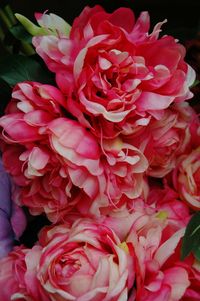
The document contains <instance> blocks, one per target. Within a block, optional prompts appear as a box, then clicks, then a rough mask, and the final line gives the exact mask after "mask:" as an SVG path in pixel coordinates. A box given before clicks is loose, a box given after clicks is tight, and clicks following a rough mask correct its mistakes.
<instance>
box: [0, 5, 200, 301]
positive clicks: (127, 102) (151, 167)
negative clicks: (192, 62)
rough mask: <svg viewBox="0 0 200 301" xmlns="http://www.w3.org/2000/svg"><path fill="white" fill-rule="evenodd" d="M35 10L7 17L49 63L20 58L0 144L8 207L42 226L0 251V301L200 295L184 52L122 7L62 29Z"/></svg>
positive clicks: (195, 144) (196, 139)
mask: <svg viewBox="0 0 200 301" xmlns="http://www.w3.org/2000/svg"><path fill="white" fill-rule="evenodd" d="M35 16H36V20H37V23H38V25H35V24H33V23H32V22H30V21H29V20H28V19H27V18H25V17H24V16H22V15H19V14H16V17H17V19H18V20H19V22H20V23H21V24H22V25H23V26H24V28H25V29H26V30H27V31H28V33H29V34H30V35H31V36H33V39H32V43H33V46H34V48H35V51H36V53H37V54H38V55H39V56H40V57H41V58H42V60H43V61H44V63H45V65H46V67H44V65H42V64H41V62H40V61H39V58H38V57H37V59H36V60H35V61H34V60H33V61H32V63H31V64H29V65H28V63H30V61H29V58H28V57H26V56H22V55H21V54H20V55H18V64H19V62H24V66H23V67H22V69H23V68H25V70H26V71H27V73H29V74H30V76H29V75H26V76H27V77H26V76H25V77H24V78H23V76H21V73H20V74H19V77H17V79H15V80H14V76H13V69H12V76H11V77H9V80H8V81H7V82H9V81H10V82H9V83H10V85H11V86H12V88H13V90H12V98H11V100H10V102H9V103H8V105H7V107H6V110H5V115H4V116H2V117H1V118H0V126H1V150H2V160H3V164H4V168H5V169H6V171H7V172H8V173H9V174H10V175H11V178H12V181H13V191H12V199H13V201H14V203H15V204H16V205H15V206H20V207H23V208H28V209H29V212H30V214H31V215H33V216H36V215H41V214H45V215H46V216H47V218H48V220H49V221H50V222H51V224H50V225H46V226H45V227H43V228H42V229H41V230H40V231H39V233H38V240H37V242H36V243H35V244H34V246H33V247H29V248H28V247H27V246H25V245H23V244H22V245H18V246H15V247H14V248H13V250H11V251H10V252H9V253H8V255H7V256H2V259H1V260H0V287H1V291H0V300H2V301H9V300H18V301H22V300H26V301H66V300H77V301H126V300H129V301H133V300H136V301H178V300H183V301H189V300H190V301H197V300H200V290H199V287H200V262H199V260H200V252H199V250H200V247H199V246H200V222H199V213H198V210H200V127H199V125H200V121H199V118H198V112H197V111H195V110H194V108H193V107H192V106H191V105H190V104H189V103H188V102H187V100H189V99H190V98H192V96H193V94H192V93H191V91H190V87H191V85H192V84H193V82H194V80H195V72H194V71H193V69H192V68H191V67H190V66H189V65H188V64H187V63H186V62H185V60H184V58H185V49H184V47H183V46H182V45H181V44H180V43H179V42H178V41H177V40H176V39H174V38H173V37H172V36H169V35H163V36H162V35H160V32H161V26H162V25H163V23H165V21H164V22H161V23H158V24H157V25H156V26H155V27H154V29H153V31H152V32H150V19H149V14H148V13H147V12H143V13H141V15H140V16H139V18H138V19H137V20H136V19H135V17H134V14H133V12H132V10H131V9H128V8H120V9H117V10H116V11H114V12H113V13H107V12H105V11H104V9H103V8H102V7H100V6H95V7H93V8H90V7H86V8H85V9H84V10H83V12H82V13H81V15H80V16H79V17H77V18H76V19H75V20H74V22H73V24H72V27H71V26H69V24H68V23H66V22H65V21H64V20H63V19H62V18H60V17H59V16H56V15H55V14H51V13H50V14H48V13H44V14H40V13H36V15H35ZM18 26H19V24H18ZM16 32H17V31H16V28H15V31H14V30H12V33H14V34H16V35H17V34H18V37H19V31H18V33H16ZM27 35H28V34H27ZM27 45H28V44H27ZM23 46H25V44H23ZM29 46H30V45H29ZM23 49H25V47H23ZM26 49H27V48H26ZM29 49H30V48H29ZM27 62H28V63H27ZM33 62H34V63H33ZM7 63H8V65H9V64H12V63H13V62H11V63H10V62H9V60H7ZM26 63H27V69H26ZM15 64H16V60H15ZM30 66H31V67H30ZM36 68H38V70H39V71H40V70H41V72H38V73H37V74H36V73H34V72H35V69H36ZM45 68H48V69H49V70H50V71H51V75H50V76H49V73H48V72H47V73H46V74H48V76H49V78H48V79H47V77H45V78H43V79H42V80H41V81H40V78H41V73H42V72H44V70H45ZM22 69H20V70H22ZM45 72H46V71H45ZM32 73H33V74H32ZM52 75H53V76H52ZM0 77H1V79H3V80H4V81H6V79H8V72H7V73H6V72H5V70H4V72H3V71H0ZM21 77H22V78H21ZM19 79H20V80H19ZM17 208H18V207H17ZM18 210H19V209H18ZM195 212H197V213H195ZM19 216H20V215H19ZM0 218H1V217H0ZM189 221H190V222H189ZM188 223H189V225H188ZM187 225H188V227H187V230H186V226H187ZM23 227H24V223H23V226H22V228H23ZM185 230H186V231H185ZM184 234H185V236H184ZM10 249H11V247H10V248H9V250H10ZM191 251H192V252H191ZM4 255H5V254H4ZM181 256H182V258H181ZM186 256H187V257H186ZM184 257H186V258H185V259H184ZM183 259H184V260H183Z"/></svg>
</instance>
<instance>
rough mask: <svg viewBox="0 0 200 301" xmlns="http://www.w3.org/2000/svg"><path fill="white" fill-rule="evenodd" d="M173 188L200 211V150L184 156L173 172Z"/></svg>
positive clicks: (192, 206)
mask: <svg viewBox="0 0 200 301" xmlns="http://www.w3.org/2000/svg"><path fill="white" fill-rule="evenodd" d="M172 177H173V186H174V188H175V189H176V191H178V193H179V195H180V197H181V199H182V200H183V201H185V202H186V203H187V204H188V205H189V206H190V207H191V208H193V209H195V210H200V148H199V147H198V148H196V149H194V150H193V151H192V152H191V153H189V154H185V155H182V156H181V157H180V158H179V159H178V162H177V167H176V168H175V170H174V171H173V174H172Z"/></svg>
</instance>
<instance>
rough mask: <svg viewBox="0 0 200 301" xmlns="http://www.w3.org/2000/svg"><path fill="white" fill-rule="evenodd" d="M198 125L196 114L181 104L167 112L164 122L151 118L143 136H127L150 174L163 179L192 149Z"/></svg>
mask: <svg viewBox="0 0 200 301" xmlns="http://www.w3.org/2000/svg"><path fill="white" fill-rule="evenodd" d="M197 123H198V124H199V125H200V123H199V120H198V116H197V115H196V113H195V112H194V111H193V109H192V108H191V107H190V106H189V104H188V103H187V102H182V103H178V104H174V105H172V106H171V107H170V108H168V109H166V110H165V112H164V114H163V116H162V119H161V120H156V119H155V118H152V119H151V121H150V123H149V124H148V126H147V127H146V128H145V130H144V131H143V132H142V133H139V134H138V135H135V136H133V137H132V138H131V137H128V140H129V141H131V140H132V141H134V142H135V141H136V145H137V146H138V148H139V149H141V150H143V152H144V154H145V156H146V158H147V159H148V161H149V168H148V171H147V174H148V175H150V176H152V177H158V178H162V177H164V176H165V175H166V174H168V173H169V172H171V171H172V170H173V169H174V168H175V167H176V164H177V158H178V157H179V156H180V155H182V154H183V153H185V152H186V151H189V150H190V149H191V146H192V143H193V141H192V139H194V138H193V136H195V137H196V138H197V134H196V135H194V134H195V133H194V129H193V128H194V127H196V126H197V125H196V124H197ZM199 138H200V136H199ZM199 138H198V139H199Z"/></svg>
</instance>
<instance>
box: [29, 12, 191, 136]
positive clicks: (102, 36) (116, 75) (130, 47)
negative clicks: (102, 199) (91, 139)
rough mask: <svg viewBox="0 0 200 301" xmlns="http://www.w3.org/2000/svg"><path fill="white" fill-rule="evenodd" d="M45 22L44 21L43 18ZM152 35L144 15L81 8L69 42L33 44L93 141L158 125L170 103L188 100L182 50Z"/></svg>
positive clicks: (49, 38) (49, 39) (43, 39)
mask: <svg viewBox="0 0 200 301" xmlns="http://www.w3.org/2000/svg"><path fill="white" fill-rule="evenodd" d="M44 18H45V16H44ZM161 25H162V23H159V24H157V25H156V26H155V28H154V30H153V32H152V33H151V34H149V33H148V31H149V28H150V22H149V15H148V13H146V12H144V13H142V14H141V16H140V17H139V19H138V20H137V21H135V17H134V15H133V13H132V11H131V10H130V9H127V8H119V9H118V10H116V11H115V12H113V13H111V14H109V13H106V12H105V11H104V10H103V8H101V7H100V6H95V7H94V8H89V7H86V8H85V9H84V10H83V12H82V13H81V15H80V16H79V17H78V18H76V19H75V21H74V23H73V25H72V28H71V31H70V35H69V37H68V36H67V35H66V36H64V35H63V34H62V35H59V34H57V35H56V36H55V35H52V34H49V35H45V36H37V37H34V38H33V44H34V45H35V47H36V51H37V52H38V54H39V55H40V56H41V57H42V58H43V59H44V61H45V62H46V64H47V66H48V68H49V69H50V70H51V71H53V72H55V73H56V80H57V84H58V86H59V87H60V89H61V90H62V91H63V93H65V94H66V95H68V101H67V105H68V109H69V111H70V112H71V113H72V114H73V115H74V116H76V117H77V118H78V120H79V121H80V122H81V123H82V124H84V125H85V126H88V127H90V128H91V129H93V130H94V133H95V134H96V135H99V136H100V135H101V133H103V135H104V137H115V136H116V135H118V134H119V133H120V132H122V133H123V134H131V133H135V132H137V131H139V130H140V128H141V127H142V128H143V127H145V126H146V125H148V123H149V121H150V120H151V118H152V116H153V117H155V118H156V119H158V120H160V119H161V118H162V116H163V112H164V110H165V109H166V108H168V107H169V106H170V104H171V103H173V102H180V101H183V100H185V99H188V98H190V97H191V96H192V94H191V93H190V92H189V86H190V85H191V84H192V82H193V81H194V78H195V74H194V71H193V70H192V69H191V68H190V67H189V66H188V65H187V64H186V63H185V62H184V56H185V49H184V47H183V46H182V45H180V44H179V43H177V41H176V40H175V39H174V38H173V37H171V36H163V37H161V38H159V32H160V28H161Z"/></svg>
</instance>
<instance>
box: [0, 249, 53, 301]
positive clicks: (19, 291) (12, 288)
mask: <svg viewBox="0 0 200 301" xmlns="http://www.w3.org/2000/svg"><path fill="white" fill-rule="evenodd" d="M41 250H42V248H41V247H40V246H34V247H33V249H31V250H29V249H26V248H24V247H23V246H20V247H15V249H14V250H13V251H12V252H10V253H9V255H8V256H7V257H4V258H3V259H1V260H0V265H1V269H0V286H1V290H0V299H1V300H3V301H10V300H17V301H38V300H40V301H50V298H49V297H48V296H47V295H46V293H45V291H44V290H43V289H42V287H41V285H40V283H39V281H38V280H37V278H36V267H37V264H38V260H39V258H40V254H41Z"/></svg>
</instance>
